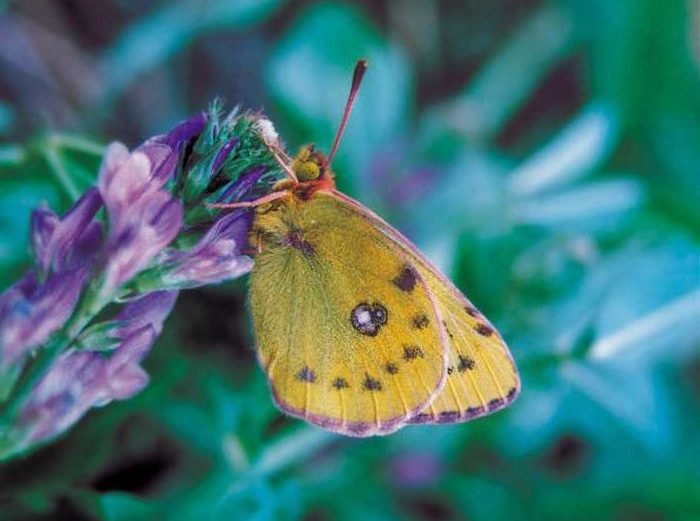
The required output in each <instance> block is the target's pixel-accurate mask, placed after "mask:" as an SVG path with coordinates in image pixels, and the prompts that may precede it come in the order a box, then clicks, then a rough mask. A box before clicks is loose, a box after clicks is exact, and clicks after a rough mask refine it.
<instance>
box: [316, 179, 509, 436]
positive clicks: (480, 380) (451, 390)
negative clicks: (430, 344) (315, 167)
mask: <svg viewBox="0 0 700 521" xmlns="http://www.w3.org/2000/svg"><path fill="white" fill-rule="evenodd" d="M326 197H328V198H330V199H334V200H335V201H337V204H338V205H340V206H342V207H349V208H353V209H354V211H355V212H357V213H358V214H361V215H363V216H364V217H365V218H366V219H367V220H368V221H370V222H371V223H372V224H373V226H375V227H377V228H378V229H380V230H382V233H384V234H385V235H386V236H388V237H391V239H392V240H393V241H394V242H395V243H396V244H397V246H399V247H400V248H401V249H402V250H403V251H404V252H405V255H406V256H407V257H408V258H409V259H410V262H411V264H412V265H413V266H415V267H416V270H417V271H418V272H419V273H420V274H421V275H422V278H423V279H424V280H425V281H426V284H427V286H428V288H429V290H430V293H431V295H432V297H433V298H434V300H435V301H436V302H437V306H438V311H439V314H440V315H441V317H442V326H443V328H444V332H445V334H446V336H447V345H448V350H447V358H448V362H447V382H446V383H445V387H444V388H443V390H442V391H441V392H440V393H439V394H438V395H437V396H436V397H435V399H434V400H433V401H432V402H431V403H430V404H429V405H428V406H427V407H426V408H425V409H424V410H423V411H421V412H419V413H418V414H416V415H415V416H414V417H413V418H411V419H410V420H409V422H412V423H451V422H459V421H466V420H469V419H471V418H475V417H478V416H483V415H485V414H489V413H491V412H494V411H496V410H498V409H501V408H503V407H505V406H507V405H508V404H509V403H511V402H512V401H513V400H514V399H515V397H516V396H517V395H518V393H519V391H520V378H519V376H518V372H517V369H516V367H515V364H514V362H513V359H512V357H511V355H510V352H509V351H508V347H507V346H506V344H505V342H504V341H503V339H502V338H501V336H500V335H499V334H498V332H497V331H496V330H495V329H494V328H493V326H492V325H491V324H490V323H489V322H488V320H486V318H485V317H484V316H483V315H482V314H481V313H480V312H479V311H478V310H477V309H476V308H475V307H474V306H473V305H472V304H471V303H470V302H469V301H468V300H467V299H466V297H464V296H463V295H462V294H461V293H460V291H459V290H458V289H456V288H455V287H454V285H453V284H452V283H451V282H450V281H449V280H447V279H446V278H445V277H444V275H442V274H441V273H440V271H439V270H438V269H437V268H435V267H434V266H433V265H432V264H431V263H430V262H429V261H428V260H427V259H426V258H425V257H424V256H423V255H422V254H421V253H420V252H419V251H418V249H417V248H416V247H415V246H414V245H413V244H411V242H410V241H409V240H408V239H406V238H405V237H404V236H403V235H402V234H401V233H399V232H398V231H397V230H395V229H394V228H392V227H391V226H390V225H389V224H387V223H386V222H385V221H384V220H382V219H381V218H380V217H378V216H377V215H375V214H374V213H372V212H371V211H370V210H368V209H367V208H365V207H364V206H362V205H361V204H360V203H358V202H356V201H354V200H352V199H351V198H349V197H347V196H345V195H343V194H341V193H339V192H335V191H333V192H329V193H328V195H327V196H326Z"/></svg>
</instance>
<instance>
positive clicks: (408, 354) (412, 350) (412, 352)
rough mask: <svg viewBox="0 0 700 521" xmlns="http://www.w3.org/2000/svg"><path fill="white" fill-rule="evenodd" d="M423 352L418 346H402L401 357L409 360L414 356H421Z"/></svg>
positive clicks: (414, 357) (423, 354)
mask: <svg viewBox="0 0 700 521" xmlns="http://www.w3.org/2000/svg"><path fill="white" fill-rule="evenodd" d="M424 356H425V353H423V350H422V349H421V348H420V347H419V346H404V348H403V359H404V360H406V361H407V362H408V361H410V360H415V359H416V358H419V357H420V358H423V357H424Z"/></svg>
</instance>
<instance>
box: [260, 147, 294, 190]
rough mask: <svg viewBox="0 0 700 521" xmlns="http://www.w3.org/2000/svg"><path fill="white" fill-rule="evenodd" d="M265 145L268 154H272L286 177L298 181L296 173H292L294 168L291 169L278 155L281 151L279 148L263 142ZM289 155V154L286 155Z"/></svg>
mask: <svg viewBox="0 0 700 521" xmlns="http://www.w3.org/2000/svg"><path fill="white" fill-rule="evenodd" d="M265 146H267V149H268V150H269V151H270V154H272V157H273V158H274V159H275V161H277V164H278V165H280V167H282V170H284V172H285V173H286V174H287V177H289V179H291V180H292V181H293V182H294V183H298V182H299V180H298V179H297V176H296V174H295V173H294V170H292V169H291V168H290V167H289V165H288V164H287V163H285V162H284V161H283V160H282V158H281V157H280V154H279V153H280V152H282V150H281V149H279V148H277V147H276V146H274V145H271V144H269V143H265ZM285 155H286V154H285ZM287 157H289V156H287Z"/></svg>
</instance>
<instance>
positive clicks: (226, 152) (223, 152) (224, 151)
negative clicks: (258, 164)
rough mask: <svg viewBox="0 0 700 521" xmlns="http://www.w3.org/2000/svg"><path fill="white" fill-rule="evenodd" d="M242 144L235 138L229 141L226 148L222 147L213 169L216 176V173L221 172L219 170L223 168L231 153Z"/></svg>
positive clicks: (225, 145) (212, 171)
mask: <svg viewBox="0 0 700 521" xmlns="http://www.w3.org/2000/svg"><path fill="white" fill-rule="evenodd" d="M239 142H240V139H239V138H238V136H234V137H232V138H231V139H229V140H228V141H227V142H226V143H225V144H224V146H222V147H221V148H220V149H219V151H218V152H217V153H216V157H215V158H214V163H213V164H212V167H211V173H212V174H215V173H216V172H218V171H219V168H221V165H223V164H224V161H226V159H227V158H228V156H229V154H230V153H231V151H232V150H233V149H234V148H236V145H238V143H239Z"/></svg>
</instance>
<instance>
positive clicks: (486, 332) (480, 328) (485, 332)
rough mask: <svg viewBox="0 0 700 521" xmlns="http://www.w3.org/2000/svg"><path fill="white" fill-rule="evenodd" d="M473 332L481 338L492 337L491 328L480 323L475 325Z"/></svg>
mask: <svg viewBox="0 0 700 521" xmlns="http://www.w3.org/2000/svg"><path fill="white" fill-rule="evenodd" d="M474 331H476V332H477V333H479V334H480V335H481V336H491V335H493V328H492V327H491V326H487V325H486V324H482V323H479V324H477V325H475V326H474Z"/></svg>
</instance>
